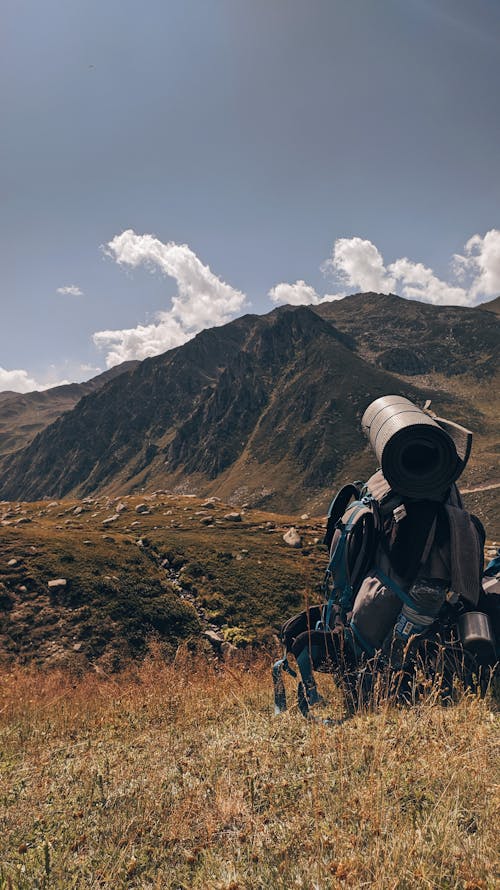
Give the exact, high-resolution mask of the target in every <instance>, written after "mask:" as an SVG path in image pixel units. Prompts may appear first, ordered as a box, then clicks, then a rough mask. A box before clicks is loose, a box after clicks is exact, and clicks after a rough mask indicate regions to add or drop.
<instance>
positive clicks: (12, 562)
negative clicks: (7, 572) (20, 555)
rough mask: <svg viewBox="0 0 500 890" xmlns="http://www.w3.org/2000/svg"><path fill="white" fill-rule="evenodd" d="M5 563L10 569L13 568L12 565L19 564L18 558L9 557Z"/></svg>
mask: <svg viewBox="0 0 500 890" xmlns="http://www.w3.org/2000/svg"><path fill="white" fill-rule="evenodd" d="M7 565H8V566H10V568H11V569H13V568H14V566H17V565H19V560H18V559H9V561H8V563H7Z"/></svg>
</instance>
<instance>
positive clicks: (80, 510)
mask: <svg viewBox="0 0 500 890" xmlns="http://www.w3.org/2000/svg"><path fill="white" fill-rule="evenodd" d="M80 513H83V507H75V509H74V510H73V516H79V515H80Z"/></svg>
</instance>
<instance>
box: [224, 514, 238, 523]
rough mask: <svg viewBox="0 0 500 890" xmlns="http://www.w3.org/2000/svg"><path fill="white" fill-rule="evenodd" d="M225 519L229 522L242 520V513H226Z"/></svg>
mask: <svg viewBox="0 0 500 890" xmlns="http://www.w3.org/2000/svg"><path fill="white" fill-rule="evenodd" d="M224 519H227V521H228V522H241V513H226V515H225V516H224Z"/></svg>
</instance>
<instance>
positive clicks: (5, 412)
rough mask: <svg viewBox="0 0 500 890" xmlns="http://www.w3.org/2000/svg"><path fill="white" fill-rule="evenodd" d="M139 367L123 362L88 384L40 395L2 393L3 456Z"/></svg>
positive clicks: (0, 443) (0, 433) (0, 445)
mask: <svg viewBox="0 0 500 890" xmlns="http://www.w3.org/2000/svg"><path fill="white" fill-rule="evenodd" d="M137 364H138V362H135V361H131V362H124V363H123V364H121V365H117V366H116V367H114V368H110V370H109V371H104V373H103V374H99V375H98V376H97V377H93V378H92V379H91V380H87V381H86V382H85V383H70V384H67V385H64V386H54V387H52V389H46V390H43V391H40V392H39V391H35V392H29V393H17V392H9V391H5V392H0V455H2V454H9V453H11V452H13V451H18V450H19V449H20V448H24V447H26V445H28V444H29V443H30V442H31V441H32V439H34V437H35V436H36V434H37V433H39V432H41V430H43V429H45V427H47V426H49V425H50V424H51V423H54V421H55V420H57V418H58V417H60V416H61V414H64V413H65V412H66V411H71V409H72V408H74V407H75V405H76V404H77V403H78V402H79V401H80V399H81V398H83V396H85V395H89V394H90V393H92V392H96V391H97V390H98V389H100V388H101V387H102V386H105V385H106V383H108V382H109V381H110V380H114V378H115V377H117V376H119V374H123V373H125V372H126V371H129V370H131V369H132V368H134V367H136V365H137Z"/></svg>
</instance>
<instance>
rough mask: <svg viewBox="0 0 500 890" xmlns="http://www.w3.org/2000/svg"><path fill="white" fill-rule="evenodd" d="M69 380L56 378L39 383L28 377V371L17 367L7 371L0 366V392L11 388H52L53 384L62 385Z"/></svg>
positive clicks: (14, 389)
mask: <svg viewBox="0 0 500 890" xmlns="http://www.w3.org/2000/svg"><path fill="white" fill-rule="evenodd" d="M66 383H69V380H58V381H56V382H52V383H40V381H39V380H35V378H34V377H30V375H29V373H28V371H25V370H23V369H21V368H17V369H15V370H13V371H7V370H6V368H2V367H0V392H4V391H5V390H12V392H20V393H24V392H33V391H34V390H44V389H52V387H53V386H63V385H64V384H66Z"/></svg>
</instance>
